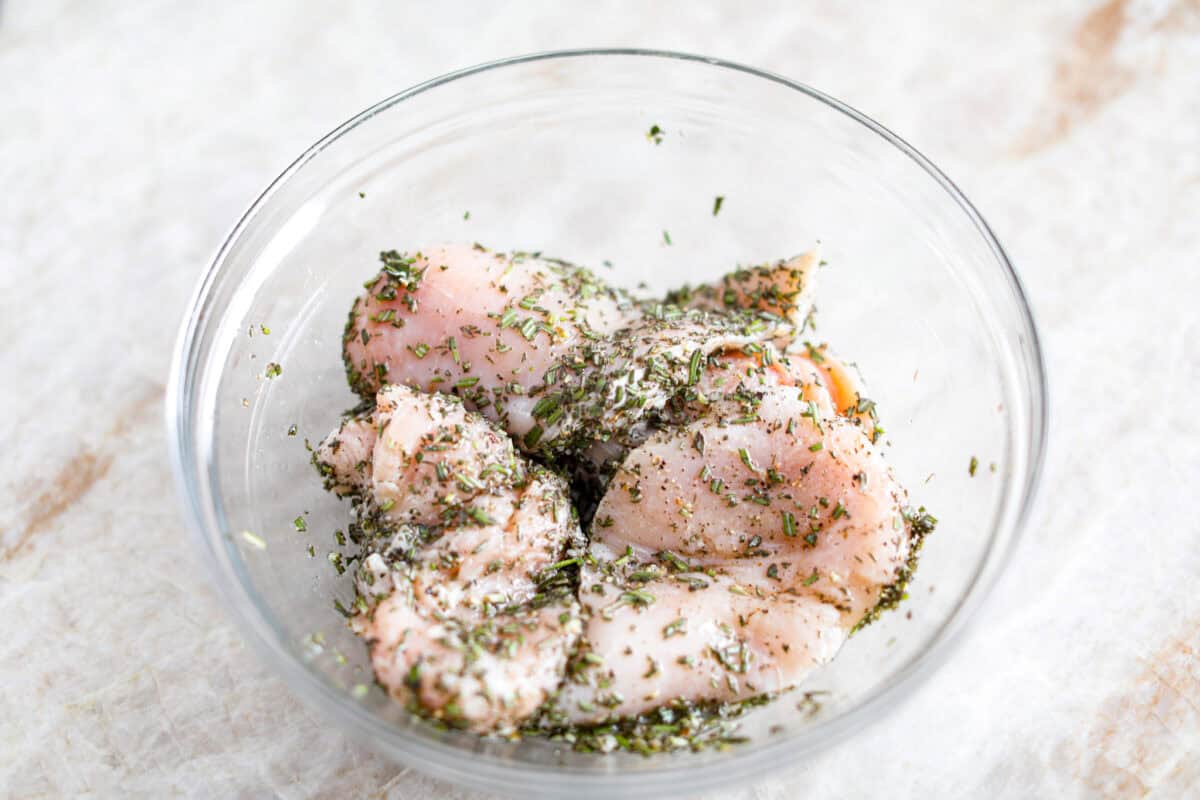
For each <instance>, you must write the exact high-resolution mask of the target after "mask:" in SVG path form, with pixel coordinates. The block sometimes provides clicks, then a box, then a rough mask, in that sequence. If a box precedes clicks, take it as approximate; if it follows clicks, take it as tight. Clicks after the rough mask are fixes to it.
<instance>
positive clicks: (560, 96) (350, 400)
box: [167, 50, 1046, 798]
mask: <svg viewBox="0 0 1200 800" xmlns="http://www.w3.org/2000/svg"><path fill="white" fill-rule="evenodd" d="M653 126H658V129H659V131H661V135H660V136H650V135H649V133H650V130H651V128H652V127H653ZM656 140H657V141H656ZM717 197H722V198H724V200H723V202H722V203H721V205H720V208H719V213H718V211H717V209H716V208H715V206H716V204H717V201H716V198H717ZM454 241H466V242H482V243H485V244H486V245H488V246H489V247H493V248H496V249H525V250H541V251H543V252H544V253H546V254H550V255H554V256H558V257H561V258H565V259H568V260H571V261H575V262H578V263H581V264H586V265H591V266H593V267H595V268H596V269H597V270H598V271H599V272H600V273H601V274H602V275H603V276H604V277H606V278H608V279H609V280H611V281H612V282H615V283H616V284H619V285H625V286H627V287H631V288H632V287H636V286H639V285H641V286H642V287H643V288H645V289H646V290H649V291H661V290H664V289H667V288H668V287H672V286H674V285H676V284H679V283H683V282H696V281H699V280H704V279H710V278H715V277H717V276H718V275H720V274H721V273H722V272H724V271H727V270H729V269H730V268H732V267H733V266H734V265H736V264H739V263H740V264H749V263H755V262H761V261H766V260H770V259H775V258H780V257H783V256H786V255H790V254H794V253H797V252H800V251H802V250H805V249H807V248H809V247H810V246H812V245H813V244H814V243H816V242H817V241H820V242H821V244H822V253H823V258H824V259H826V260H827V262H828V264H827V265H826V266H824V267H823V268H822V270H821V273H820V275H819V283H818V287H817V300H816V302H817V307H818V309H819V310H818V313H817V315H816V322H817V326H818V327H817V330H816V332H815V333H814V334H813V335H814V337H816V338H819V339H820V340H826V341H829V342H831V343H832V346H833V348H834V349H835V351H836V352H838V353H839V354H841V355H842V356H843V357H845V358H848V359H850V360H852V361H854V362H855V363H856V364H857V366H858V368H859V369H860V370H861V373H862V375H864V376H865V378H866V381H867V387H868V393H869V394H870V396H871V397H872V398H873V399H875V400H876V401H877V403H878V404H879V408H880V410H881V414H882V420H883V424H884V426H885V427H886V429H887V437H886V438H887V441H888V443H889V446H888V447H887V453H888V458H889V460H890V462H891V464H892V465H893V467H894V468H895V470H896V473H897V474H898V476H899V477H900V478H901V480H902V481H903V482H904V483H905V485H906V486H908V488H909V490H910V494H911V498H912V500H913V502H914V504H921V505H924V506H926V507H927V508H928V509H929V510H930V511H931V512H932V513H933V514H935V515H936V516H937V517H938V518H939V519H940V525H939V526H938V530H937V531H936V532H935V533H934V535H933V536H932V537H931V538H930V539H929V541H928V542H927V544H926V547H925V550H924V553H923V556H922V560H921V566H920V569H919V570H918V573H917V579H916V581H915V583H914V584H913V585H912V587H911V589H910V594H911V597H910V598H909V599H908V601H907V603H906V604H905V605H904V606H903V607H902V609H901V611H899V612H893V613H890V614H887V615H885V616H884V617H883V618H882V619H881V620H880V621H879V622H877V623H876V624H873V625H871V626H869V627H868V628H866V629H864V630H863V631H861V632H860V633H859V634H857V635H855V636H854V637H853V638H852V639H851V640H850V642H849V643H848V644H847V646H846V647H845V648H844V650H843V651H842V653H841V654H840V656H839V657H838V658H837V659H836V660H835V661H834V662H833V663H832V664H830V665H829V666H827V667H825V668H824V669H822V670H821V671H819V672H818V673H816V674H815V675H813V676H812V677H811V679H810V680H809V681H808V682H807V683H806V684H805V685H804V686H803V687H801V690H800V691H797V692H792V693H790V694H788V695H784V696H783V697H782V698H780V699H779V700H778V701H776V702H775V703H773V704H770V705H768V706H766V707H764V708H762V709H759V710H756V711H754V712H752V713H751V714H750V715H749V716H748V717H746V720H745V723H744V726H743V731H742V732H743V733H744V734H745V735H747V736H748V737H749V741H748V742H746V743H744V744H740V745H736V746H733V747H730V748H728V749H726V750H722V751H704V752H698V753H690V752H689V753H681V754H672V755H658V756H653V757H648V758H647V757H642V756H637V755H629V754H620V753H618V754H611V755H607V756H601V755H594V754H586V753H576V752H573V751H571V750H570V749H568V748H565V747H564V746H563V745H560V744H556V743H553V742H549V741H545V740H536V739H527V740H525V741H519V742H513V741H507V740H500V739H481V738H477V737H475V736H473V735H470V734H464V733H458V732H454V731H445V730H438V729H436V728H434V727H433V726H431V725H429V724H428V723H426V722H423V721H421V720H418V719H414V718H412V717H410V716H409V715H408V714H407V713H406V712H404V710H403V709H402V708H400V706H399V705H398V704H396V703H394V702H393V701H391V700H390V699H389V698H388V697H387V696H386V695H385V694H384V692H383V691H382V690H380V689H378V688H377V687H375V686H374V685H373V683H372V680H371V674H370V670H369V667H368V665H367V662H366V658H365V648H364V647H363V645H362V643H361V642H360V641H359V640H358V639H356V638H355V637H354V635H353V634H352V633H351V632H350V631H349V630H348V629H347V627H346V624H345V620H344V618H343V617H342V615H341V614H340V613H339V611H338V610H337V609H336V608H335V599H336V600H338V601H339V602H341V603H349V601H350V600H352V598H353V590H352V589H351V585H350V574H349V572H347V573H346V574H345V575H339V574H338V572H337V570H336V569H335V568H334V566H333V565H332V564H331V563H330V561H329V555H330V554H331V553H333V552H336V551H337V550H339V547H338V545H337V544H336V542H335V540H334V537H333V531H334V530H335V529H337V528H343V527H345V524H346V522H347V521H348V518H347V505H346V504H344V503H339V501H338V500H337V499H336V498H335V497H333V496H332V495H330V494H327V493H325V492H324V491H322V489H321V482H320V480H319V479H318V476H317V475H316V473H315V471H314V470H313V468H312V467H311V466H310V464H309V459H308V455H309V454H308V452H307V451H306V449H305V441H306V440H308V441H311V442H315V441H317V440H319V439H320V438H321V437H323V436H324V435H325V434H326V433H327V432H328V431H329V430H330V429H331V428H333V427H334V426H335V424H336V423H337V420H338V416H339V413H340V412H341V411H342V410H344V409H346V408H348V407H350V406H352V405H354V403H355V398H354V397H353V396H352V395H351V393H350V391H349V389H348V388H347V385H346V380H345V377H344V375H343V371H342V362H341V356H340V348H341V334H342V327H343V324H344V322H345V319H346V313H347V311H348V309H349V307H350V304H351V301H352V299H353V298H354V296H355V295H356V294H357V293H358V292H359V291H360V290H361V288H362V283H363V281H364V280H366V279H367V278H369V277H371V276H372V274H373V273H374V271H375V269H376V264H377V256H378V253H379V251H381V250H385V249H391V248H396V249H401V250H403V249H417V248H420V247H422V246H425V245H428V244H430V243H436V242H454ZM268 331H269V333H268ZM269 364H278V365H279V366H280V368H281V372H280V374H278V375H277V376H276V377H273V378H272V377H270V375H271V374H273V373H274V372H275V370H274V369H273V368H269V366H268V365H269ZM169 386H170V390H169V393H168V397H167V417H168V427H169V432H170V442H171V448H172V456H173V462H174V467H175V471H176V475H177V479H178V485H179V490H180V493H181V495H182V500H183V504H184V508H185V515H186V517H187V520H188V523H189V525H190V528H191V530H192V531H193V533H194V534H195V539H196V541H197V542H198V544H199V549H200V551H201V552H202V554H203V559H204V560H205V561H206V562H207V563H208V566H209V568H210V569H211V572H212V576H213V580H214V581H215V582H216V584H217V587H218V591H219V592H220V594H221V595H223V597H224V598H225V600H226V601H227V604H228V606H229V608H230V609H231V612H232V614H233V615H234V617H235V618H236V619H237V620H238V623H239V624H240V626H241V627H242V629H243V631H244V633H245V635H246V636H247V638H248V639H249V640H250V641H251V642H252V643H253V645H254V646H256V648H257V650H258V651H259V652H260V653H261V654H262V656H263V657H264V658H265V660H266V661H267V662H268V663H269V664H270V665H271V666H272V668H274V669H275V670H277V671H278V672H279V673H280V674H281V675H282V676H283V677H284V679H285V680H286V681H287V683H288V684H289V685H290V686H291V688H292V689H293V690H294V691H295V692H296V694H297V695H299V696H300V697H301V698H302V699H303V700H305V701H307V702H308V703H310V704H312V705H313V706H315V707H316V708H317V709H319V710H320V711H321V712H323V713H324V714H325V717H326V719H328V720H329V721H330V724H334V725H338V726H340V727H341V728H343V729H344V730H345V731H346V732H348V733H350V734H352V735H355V736H357V737H359V738H360V739H362V740H364V741H366V742H369V743H370V744H371V745H372V746H374V747H375V748H377V749H378V750H380V751H381V752H383V753H384V754H386V755H388V756H390V757H392V758H394V759H395V760H397V761H400V762H403V763H405V764H409V765H412V766H414V767H416V768H418V769H421V770H423V771H425V772H427V773H429V774H431V775H434V776H437V777H440V778H444V779H447V780H450V781H455V782H457V783H460V784H464V785H467V786H471V787H475V788H482V789H488V790H492V791H496V792H501V793H510V794H518V793H519V794H521V795H522V796H553V795H562V794H563V793H565V792H568V791H569V792H570V793H571V794H572V795H573V796H575V797H581V798H582V797H592V796H601V795H608V794H620V795H621V796H624V797H643V796H645V797H651V796H654V797H659V796H663V795H665V794H672V793H686V792H694V791H698V790H702V789H709V788H712V787H713V786H716V785H720V784H725V783H729V782H734V781H742V780H747V779H750V778H753V777H757V776H761V775H762V774H763V773H764V772H765V771H767V770H770V769H772V768H774V767H777V766H780V765H784V764H792V763H795V762H796V761H797V760H798V759H801V758H804V757H806V756H808V755H810V754H812V753H814V752H816V751H818V750H820V749H822V748H825V747H828V746H829V745H830V744H831V743H833V742H835V741H837V740H839V739H840V738H842V737H844V736H847V735H849V734H851V733H853V732H854V731H856V730H858V729H860V728H862V727H863V726H864V725H866V724H868V723H869V722H871V721H872V720H873V719H876V718H878V717H879V716H880V715H881V714H883V713H884V711H885V710H886V709H887V708H888V707H890V706H891V705H893V704H894V703H895V702H896V701H897V700H898V699H899V698H901V697H902V696H903V695H905V694H906V693H909V692H911V691H912V690H913V688H914V686H915V685H916V684H917V682H918V680H919V679H921V678H922V677H925V676H928V675H929V674H930V672H931V671H932V670H933V668H934V667H936V666H937V665H938V664H939V663H941V662H942V661H943V660H944V659H945V658H946V655H947V653H948V650H949V646H950V644H951V642H952V641H953V640H954V639H955V636H956V634H958V633H959V632H961V631H962V630H963V628H964V627H965V626H966V625H967V624H969V620H970V617H971V614H972V612H973V611H974V609H975V608H976V607H977V606H978V604H979V602H980V600H981V598H982V597H983V595H984V593H985V592H986V590H987V589H988V587H989V586H990V585H991V584H992V583H993V581H994V580H995V578H996V576H997V574H998V573H999V572H1000V570H1001V569H1002V568H1003V566H1004V564H1005V562H1006V561H1007V559H1008V556H1009V554H1010V553H1011V551H1012V549H1013V544H1014V542H1015V540H1016V538H1017V536H1018V533H1019V531H1020V529H1021V527H1022V524H1023V522H1024V520H1025V518H1026V516H1027V515H1028V512H1029V509H1030V504H1031V500H1032V496H1033V492H1034V488H1035V485H1036V483H1037V478H1038V472H1039V468H1040V465H1041V461H1042V452H1043V447H1044V440H1045V433H1046V419H1045V409H1046V399H1045V378H1044V374H1043V365H1042V360H1041V354H1040V351H1039V347H1038V340H1037V333H1036V330H1035V328H1034V323H1033V320H1032V318H1031V316H1030V311H1029V307H1028V305H1027V304H1026V301H1025V298H1024V296H1023V295H1022V290H1021V286H1020V282H1019V281H1018V279H1017V276H1016V274H1015V273H1014V272H1013V269H1012V266H1011V265H1010V264H1009V261H1008V259H1007V257H1006V256H1005V254H1004V251H1003V250H1002V249H1001V247H1000V245H999V243H998V242H997V241H996V239H995V237H994V236H993V235H992V233H991V231H990V230H989V229H988V227H987V225H986V224H985V223H984V221H983V220H982V219H981V218H980V216H979V214H978V213H977V212H976V211H975V209H974V208H972V206H971V204H970V203H969V202H968V201H967V200H966V198H964V197H963V196H962V194H961V193H960V192H959V191H958V190H957V189H956V188H955V186H954V185H953V184H952V183H951V182H950V181H949V179H947V178H946V177H945V176H944V175H943V174H942V173H941V172H939V171H938V170H937V168H936V167H934V166H933V165H932V164H930V163H929V161H927V160H926V159H925V158H924V157H923V156H921V155H920V154H919V153H918V152H916V151H915V150H914V149H913V148H912V147H910V146H909V145H907V144H906V143H904V142H903V141H901V140H900V139H899V138H897V137H896V136H895V135H894V134H892V133H891V132H889V131H888V130H886V129H884V128H883V127H881V126H880V125H878V124H877V123H875V122H873V121H871V120H870V119H868V118H866V117H864V116H863V115H862V114H860V113H858V112H856V111H854V110H853V109H851V108H848V107H847V106H845V105H843V104H842V103H839V102H838V101H837V100H834V99H832V98H830V97H827V96H826V95H823V94H821V93H820V92H817V91H815V90H813V89H810V88H808V87H807V86H803V85H801V84H797V83H794V82H792V81H788V80H785V79H783V78H780V77H778V76H774V75H770V74H767V73H763V72H760V71H757V70H754V69H750V68H747V67H743V66H739V65H736V64H730V63H725V62H721V61H718V60H716V59H708V58H699V57H695V56H689V55H683V54H677V53H661V52H643V51H630V50H612V51H590V52H561V53H547V54H542V55H534V56H528V57H522V58H515V59H510V60H506V61H500V62H496V63H492V64H486V65H484V66H480V67H474V68H471V69H467V70H463V71H461V72H457V73H454V74H451V75H447V76H444V77H441V78H437V79H435V80H432V81H430V82H428V83H424V84H422V85H420V86H416V87H414V88H412V89H409V90H408V91H405V92H402V93H400V94H398V95H396V96H394V97H391V98H389V99H387V100H385V101H383V102H381V103H379V104H378V105H376V106H374V107H372V108H370V109H368V110H366V111H364V112H363V113H361V114H359V115H358V116H357V117H355V118H354V119H352V120H350V121H349V122H347V123H345V124H344V125H342V126H341V127H339V128H337V129H336V130H335V131H333V132H332V133H331V134H329V135H328V136H326V137H325V138H324V139H322V140H321V141H319V142H318V143H316V144H315V145H313V146H312V147H311V148H310V149H309V150H308V151H307V152H306V153H304V154H303V155H302V156H301V157H300V158H299V159H298V160H297V161H296V162H295V163H294V164H292V166H290V167H289V168H288V169H287V170H286V171H285V172H284V173H283V174H282V175H281V176H280V177H279V178H278V179H277V180H276V181H275V182H274V183H273V184H271V186H270V187H269V188H268V189H267V190H266V191H265V192H264V193H263V194H262V196H261V197H259V198H258V200H257V201H255V203H254V204H253V205H252V206H251V207H250V210H249V211H247V212H246V214H245V215H244V216H243V217H242V219H241V220H240V221H239V222H238V224H237V225H236V227H235V228H234V229H233V232H232V233H231V234H230V235H229V238H228V239H227V240H226V241H225V243H224V245H223V246H222V247H221V249H220V251H219V252H218V254H217V256H216V259H215V260H214V261H213V264H212V266H211V267H210V268H209V270H208V272H207V274H206V275H205V276H204V279H203V281H202V282H201V285H200V287H199V289H198V291H197V293H196V295H195V298H194V300H193V303H192V307H191V308H190V310H189V312H188V315H187V318H186V320H185V322H184V324H183V329H182V331H181V333H180V337H179V342H178V347H177V350H176V354H175V361H174V365H173V368H172V376H171V380H170V383H169ZM972 458H977V459H978V463H979V467H978V469H977V470H976V471H975V475H974V476H971V475H970V474H969V470H968V464H969V463H970V461H971V459H972ZM298 519H299V520H300V522H297V520H298ZM300 527H303V528H305V530H304V531H300V530H298V528H300ZM310 547H311V548H312V549H311V550H310V549H309V548H310ZM908 612H911V613H908ZM803 692H820V693H821V694H819V695H812V696H811V697H812V698H819V702H811V701H805V700H804V697H805V695H804V694H803Z"/></svg>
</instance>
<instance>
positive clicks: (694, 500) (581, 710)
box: [559, 386, 911, 722]
mask: <svg viewBox="0 0 1200 800" xmlns="http://www.w3.org/2000/svg"><path fill="white" fill-rule="evenodd" d="M753 409H754V410H753V411H751V412H747V413H741V414H740V417H739V418H737V419H732V420H731V419H730V418H729V417H728V416H724V415H721V414H720V413H719V412H720V411H721V410H722V409H715V410H714V411H713V415H712V416H706V417H701V418H700V419H698V420H696V421H694V422H692V423H690V424H688V425H685V426H683V427H681V428H678V429H675V430H669V431H663V432H660V433H657V434H655V435H653V436H651V437H650V439H649V440H647V441H646V443H645V444H643V445H642V446H640V447H639V448H637V449H635V450H633V451H632V452H631V453H630V454H629V456H628V457H627V458H626V459H625V461H624V463H623V464H622V465H621V467H620V469H619V470H618V471H617V473H616V475H615V477H614V478H613V480H612V482H611V483H610V485H609V488H608V491H607V493H606V494H605V495H604V498H603V499H602V500H601V502H600V505H599V507H598V509H597V511H596V515H595V519H594V521H593V525H592V534H591V545H590V548H589V556H590V558H589V559H588V560H587V561H586V562H585V564H584V567H583V570H582V579H581V590H580V599H581V602H582V603H583V605H584V612H585V617H586V618H587V621H586V623H585V628H584V634H583V647H584V648H585V650H586V652H587V653H588V654H589V655H588V659H587V663H586V665H585V666H584V667H582V668H579V669H576V670H574V671H573V680H572V682H571V683H570V684H569V685H568V687H567V689H566V690H564V691H563V692H562V693H561V695H560V698H559V708H560V709H561V710H562V711H563V713H565V714H566V715H567V716H568V718H569V719H572V720H574V721H584V722H594V721H598V720H601V719H604V718H607V717H622V716H629V715H632V714H637V713H640V712H642V711H645V710H647V709H650V708H653V707H655V706H657V705H661V704H662V703H663V702H664V701H666V700H671V699H677V698H682V699H686V700H690V701H698V700H722V701H726V700H739V699H744V698H747V697H750V696H753V695H756V694H761V693H763V692H768V691H776V690H780V689H784V688H788V687H791V686H795V685H796V684H798V683H799V682H801V681H802V680H803V679H804V677H805V676H806V675H807V674H808V672H810V671H811V670H812V669H813V668H814V667H815V666H818V665H820V664H822V663H824V662H826V661H828V660H829V659H830V658H831V657H832V656H833V655H834V654H835V653H836V651H837V649H838V647H839V646H840V645H841V643H842V642H843V641H844V639H845V637H846V635H847V633H848V632H849V631H850V630H851V629H852V628H854V626H855V625H857V624H858V623H859V622H861V621H862V620H863V619H864V617H866V616H867V615H868V614H869V613H870V612H871V610H872V609H873V608H874V607H875V606H876V605H877V604H878V603H879V602H880V599H881V596H882V594H883V592H884V591H885V589H886V588H887V587H889V586H891V585H893V584H894V583H895V582H896V581H897V580H898V578H899V577H900V575H901V572H902V570H904V569H905V567H906V563H907V559H908V557H909V554H910V549H911V536H910V530H909V524H908V520H907V518H906V514H905V502H906V496H905V493H904V490H903V489H902V488H901V487H900V486H899V484H897V483H896V481H895V480H894V478H893V477H892V475H891V473H890V471H889V470H888V468H887V466H886V464H885V463H884V461H883V459H882V456H881V455H880V453H879V451H878V450H876V449H875V447H874V446H873V445H872V444H871V442H870V440H869V439H868V438H867V436H866V435H865V433H864V432H863V431H862V430H861V428H860V427H859V426H858V425H856V424H854V423H853V422H851V421H850V420H847V419H845V418H842V417H826V416H823V415H822V414H821V413H820V411H819V410H818V407H817V406H816V404H815V403H811V402H809V401H807V400H803V399H802V398H801V396H800V395H799V392H798V391H797V390H796V389H795V388H793V387H787V386H771V387H768V388H767V389H766V390H765V391H763V392H762V394H761V396H760V397H759V398H758V399H757V402H756V403H755V404H754V406H753ZM731 410H736V411H737V412H743V408H741V407H737V408H735V409H731ZM677 617H687V618H688V621H687V623H686V630H687V635H686V636H685V635H682V631H675V630H670V629H668V628H667V627H666V626H667V625H668V624H669V623H670V622H671V620H672V619H673V618H677ZM730 653H735V654H736V658H732V657H730V655H729V654H730ZM651 662H653V663H654V664H655V665H656V666H655V668H654V669H650V668H649V667H648V665H649V664H650V663H651Z"/></svg>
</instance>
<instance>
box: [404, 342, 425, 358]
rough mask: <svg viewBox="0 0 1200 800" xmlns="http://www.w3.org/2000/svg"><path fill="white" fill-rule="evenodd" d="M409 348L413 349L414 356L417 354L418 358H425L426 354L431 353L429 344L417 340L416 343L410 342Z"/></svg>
mask: <svg viewBox="0 0 1200 800" xmlns="http://www.w3.org/2000/svg"><path fill="white" fill-rule="evenodd" d="M408 349H409V350H411V351H412V354H413V355H414V356H416V357H417V358H424V357H425V356H426V355H428V354H429V345H427V344H425V343H424V342H417V343H416V344H410V345H409V346H408Z"/></svg>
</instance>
